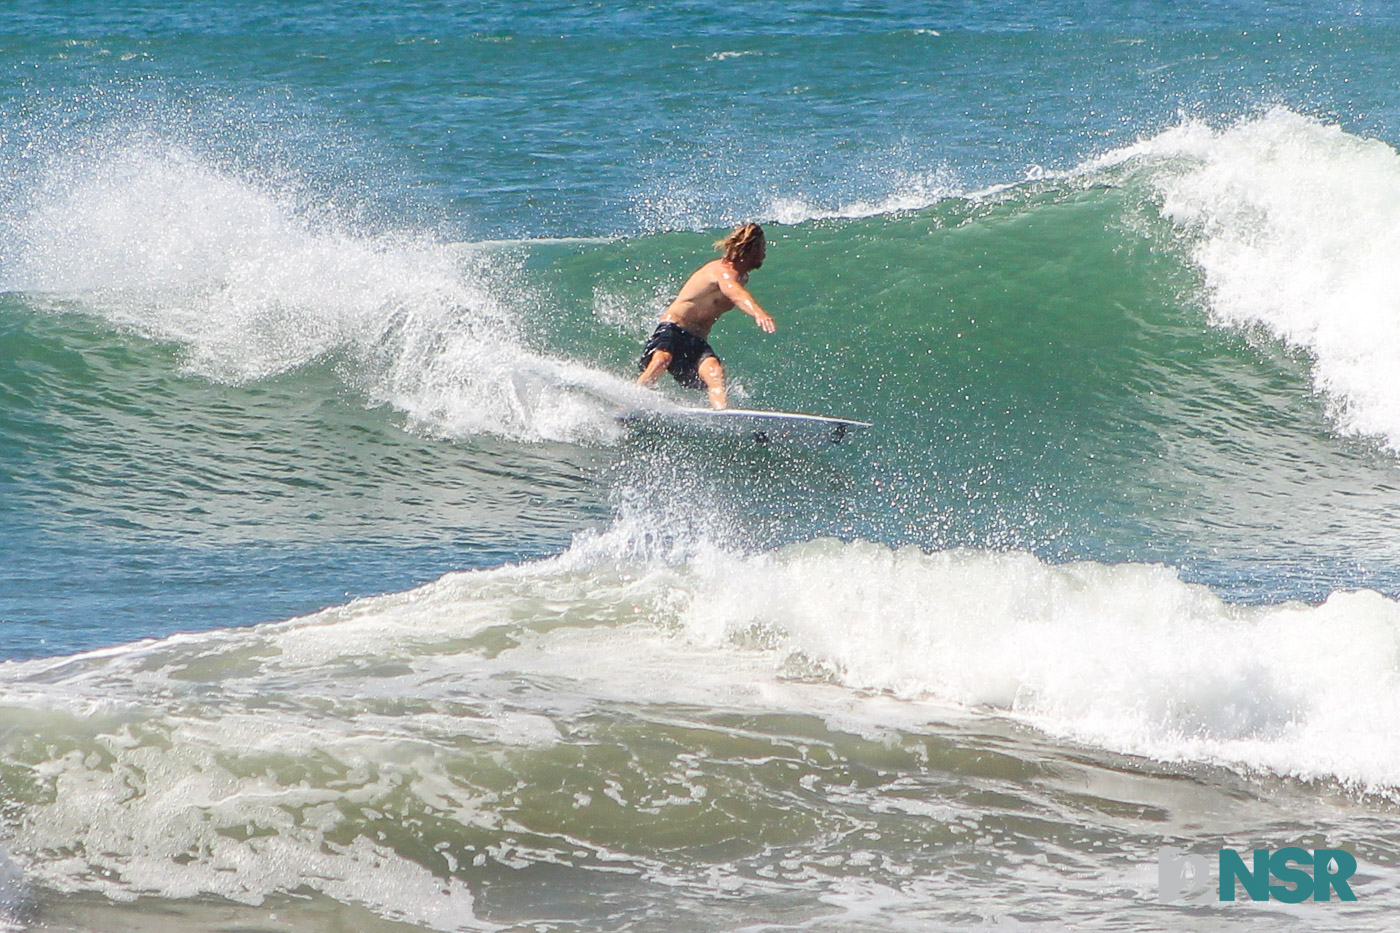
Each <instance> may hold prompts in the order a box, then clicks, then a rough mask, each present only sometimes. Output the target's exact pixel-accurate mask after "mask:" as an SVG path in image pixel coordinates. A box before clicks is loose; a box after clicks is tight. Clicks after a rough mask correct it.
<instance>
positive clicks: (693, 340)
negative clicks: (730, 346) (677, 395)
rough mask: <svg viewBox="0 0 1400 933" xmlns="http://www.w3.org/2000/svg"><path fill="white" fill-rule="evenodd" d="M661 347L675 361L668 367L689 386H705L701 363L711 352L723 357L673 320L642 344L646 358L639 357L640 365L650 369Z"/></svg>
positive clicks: (638, 362)
mask: <svg viewBox="0 0 1400 933" xmlns="http://www.w3.org/2000/svg"><path fill="white" fill-rule="evenodd" d="M657 350H665V351H666V352H667V353H669V354H671V365H670V366H667V367H666V369H667V371H669V372H670V374H671V375H673V376H675V377H676V381H677V382H679V383H680V384H681V385H683V386H685V387H686V388H687V389H703V388H705V383H704V382H703V381H702V380H701V379H700V364H701V363H703V362H704V361H705V358H706V357H709V356H713V357H714V358H715V359H719V357H718V356H716V355H715V351H714V350H711V349H710V345H709V344H708V343H706V342H705V341H704V340H702V339H700V338H699V337H697V336H695V335H694V334H692V333H691V332H690V331H688V330H686V329H685V328H683V327H681V326H679V325H677V324H672V323H671V322H670V321H662V322H661V323H660V324H658V325H657V326H656V332H655V333H653V334H652V335H651V339H650V340H648V341H647V345H646V346H645V347H643V348H642V358H641V359H639V360H638V361H637V368H638V369H646V368H647V364H648V363H650V362H651V357H652V354H654V353H655V352H656V351H657Z"/></svg>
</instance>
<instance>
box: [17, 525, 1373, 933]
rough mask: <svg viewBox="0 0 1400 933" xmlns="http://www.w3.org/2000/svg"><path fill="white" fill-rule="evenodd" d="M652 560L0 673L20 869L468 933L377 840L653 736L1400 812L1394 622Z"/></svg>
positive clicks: (988, 559) (962, 561) (1110, 576)
mask: <svg viewBox="0 0 1400 933" xmlns="http://www.w3.org/2000/svg"><path fill="white" fill-rule="evenodd" d="M638 531H639V529H636V528H630V529H629V528H626V527H622V526H619V527H617V528H615V529H613V530H612V531H610V532H609V533H606V534H601V535H592V536H588V537H587V538H585V539H582V540H580V542H579V543H578V545H577V546H576V547H575V548H573V549H571V550H570V551H569V552H568V553H566V554H564V555H562V556H560V557H558V558H553V559H550V560H547V561H541V562H538V563H534V564H528V565H522V566H508V567H503V568H498V569H495V570H487V571H473V572H465V573H458V574H452V575H449V576H448V577H445V578H443V579H442V580H440V581H438V582H437V583H434V584H431V585H429V586H426V587H422V588H419V589H416V590H413V591H410V592H408V593H403V594H398V595H395V596H387V597H376V598H371V599H364V600H359V601H356V602H355V603H352V604H350V605H349V606H346V607H341V608H337V609H332V610H327V611H325V612H322V613H318V614H316V615H314V616H310V617H307V618H305V619H296V620H291V621H288V622H283V623H278V624H274V625H265V626H258V627H255V628H252V629H245V630H239V631H236V632H234V631H229V632H210V633H205V634H199V635H183V636H178V637H175V638H171V639H167V640H164V641H160V642H150V643H144V644H139V645H133V646H129V647H127V648H124V649H114V650H109V651H106V652H94V653H91V654H88V655H84V656H79V657H75V658H71V659H66V660H63V661H57V660H52V659H50V660H45V661H31V662H15V663H11V664H7V665H4V666H3V667H0V681H2V682H3V684H4V688H5V689H4V697H5V703H4V706H5V710H4V711H0V714H3V715H5V716H7V717H8V716H11V715H14V711H16V710H25V711H30V712H27V713H24V714H23V715H24V716H26V717H27V718H26V719H25V720H24V721H26V722H29V723H31V724H33V723H36V722H42V723H44V725H43V726H42V729H43V730H44V731H45V732H52V731H53V730H59V732H60V733H61V734H62V735H63V736H65V738H64V740H63V741H59V742H55V743H52V745H51V747H52V749H53V752H52V753H51V754H50V756H49V757H44V756H43V755H42V754H41V756H40V760H33V761H29V760H28V758H25V760H26V761H28V767H30V768H31V769H32V777H33V780H34V781H36V782H38V783H39V784H42V785H43V786H45V787H48V788H51V789H52V792H51V793H50V794H49V795H48V796H46V797H43V799H39V798H36V802H34V803H31V804H27V805H26V808H25V809H24V811H23V812H22V814H20V817H21V819H22V826H21V828H20V830H19V831H18V832H17V833H16V834H15V836H14V838H13V840H12V843H13V845H14V846H15V849H14V851H16V853H18V854H19V855H20V856H21V857H22V858H24V859H25V861H26V864H27V865H29V866H30V871H31V872H32V877H33V879H34V881H35V883H39V884H43V885H45V886H47V887H49V888H51V889H55V890H60V891H62V890H98V891H101V892H103V893H105V894H107V895H108V896H111V897H113V898H128V897H132V896H135V895H137V894H141V893H146V892H150V893H159V894H162V895H164V896H170V897H189V896H195V895H199V894H216V895H219V896H223V897H228V898H230V899H233V900H237V901H239V902H243V903H259V902H261V900H262V899H265V898H266V897H268V896H269V895H270V894H272V893H274V892H277V891H292V890H295V889H297V888H298V887H299V886H302V885H310V886H312V887H313V888H315V889H317V890H320V891H323V892H324V893H326V894H328V895H330V896H332V897H335V898H337V899H341V900H346V901H355V902H360V903H366V904H368V905H369V906H371V907H373V908H374V909H375V910H376V911H377V912H379V913H380V914H382V915H384V916H393V917H402V918H405V919H409V920H412V921H414V922H420V923H424V924H427V925H430V926H433V927H435V928H440V929H457V928H464V927H471V926H472V925H473V924H475V922H476V921H475V920H474V919H473V918H472V901H471V894H470V892H469V891H468V890H467V889H466V887H465V886H463V885H462V884H460V883H459V882H458V881H457V880H456V879H455V877H454V878H449V879H447V880H445V881H444V880H439V879H435V878H433V877H432V876H431V875H430V874H429V873H428V871H427V870H426V869H425V868H424V866H423V865H421V864H419V863H417V862H416V861H414V860H412V859H410V858H408V857H406V856H405V855H403V854H400V853H398V852H395V851H394V849H393V848H392V847H390V846H388V845H387V844H385V843H384V842H383V841H382V840H381V839H379V838H377V837H376V836H375V832H376V828H375V824H374V817H373V815H372V814H373V812H386V811H390V810H392V811H394V812H397V811H398V809H399V808H402V807H404V806H409V807H420V806H421V807H426V808H430V809H431V811H432V812H433V813H434V814H435V815H436V816H435V818H441V819H450V820H451V821H452V822H453V823H455V824H458V825H460V826H462V827H468V828H472V829H473V830H478V829H479V830H481V831H483V832H485V833H488V834H490V833H496V832H499V831H500V829H501V826H502V822H501V821H502V814H501V812H500V810H499V808H498V807H497V806H496V804H495V802H494V797H492V794H493V793H494V791H490V790H488V789H487V788H486V787H483V786H480V785H478V784H476V783H475V782H474V781H473V780H472V779H471V769H470V768H468V769H466V770H464V769H463V761H464V759H463V758H462V757H461V756H462V755H463V754H467V755H468V756H469V757H468V759H466V760H470V755H472V754H477V753H478V752H476V751H473V749H476V750H479V751H480V752H481V753H491V754H495V753H496V752H498V751H499V750H500V749H503V748H512V749H517V750H535V749H538V750H542V751H547V750H548V749H550V748H551V747H552V746H554V745H556V744H557V743H560V742H563V741H566V739H565V736H566V735H568V734H570V732H571V731H572V730H573V729H574V728H576V725H577V724H578V723H581V722H583V721H584V717H587V716H589V715H590V714H591V713H593V712H595V711H598V710H604V711H608V713H609V715H611V713H612V712H615V711H616V710H617V709H619V708H625V709H634V708H636V706H637V705H638V704H657V705H660V706H662V707H664V706H666V705H667V704H677V705H679V706H680V707H682V708H697V707H699V708H710V709H721V710H732V709H740V710H745V711H750V712H759V713H765V712H774V713H781V714H783V715H793V714H798V715H810V716H815V717H818V718H821V719H824V720H825V721H826V722H827V723H828V724H829V725H830V726H831V727H832V728H836V729H842V730H848V731H852V732H855V733H858V734H862V735H878V734H880V731H881V730H885V729H890V728H895V729H913V730H918V729H920V728H921V727H922V726H923V725H924V724H926V723H928V722H929V721H931V720H937V721H942V720H947V719H949V718H956V717H958V716H961V715H965V714H966V713H967V712H971V713H974V714H977V715H986V714H988V713H990V714H993V715H1001V716H1008V717H1012V718H1015V719H1018V720H1021V721H1024V722H1026V723H1029V724H1032V725H1034V726H1036V727H1038V728H1040V729H1042V730H1044V731H1045V732H1047V733H1050V734H1052V735H1055V736H1060V737H1064V738H1067V739H1069V740H1072V741H1075V742H1082V743H1088V744H1092V745H1094V746H1098V747H1101V748H1106V749H1111V750H1116V751H1121V752H1127V753H1133V754H1141V755H1146V756H1150V757H1153V758H1158V759H1162V760H1170V761H1186V762H1198V763H1199V762H1208V763H1217V764H1222V765H1226V766H1230V767H1234V768H1238V769H1241V770H1243V771H1250V770H1255V769H1262V770H1267V771H1270V772H1273V773H1277V774H1282V775H1292V776H1296V777H1300V778H1322V779H1328V780H1338V781H1342V782H1344V783H1347V784H1350V785H1352V786H1355V787H1358V788H1361V789H1364V790H1367V791H1372V792H1377V793H1382V794H1389V795H1394V794H1395V793H1396V792H1397V789H1398V788H1400V678H1397V676H1396V673H1395V669H1396V661H1395V659H1396V658H1397V657H1400V604H1397V603H1396V602H1395V601H1393V600H1390V599H1387V598H1384V597H1382V596H1380V595H1378V594H1375V593H1369V592H1360V593H1338V594H1335V595H1333V596H1332V598H1330V599H1329V600H1327V601H1326V602H1325V603H1324V604H1322V605H1320V606H1308V605H1303V604H1297V603H1290V604H1283V605H1277V606H1264V607H1240V606H1232V605H1228V604H1225V603H1222V602H1221V601H1220V600H1219V599H1218V598H1216V597H1215V596H1214V595H1212V594H1211V592H1210V591H1209V590H1208V589H1206V588H1204V587H1201V586H1196V585H1190V584H1186V583H1184V582H1182V581H1181V580H1180V579H1179V578H1178V576H1177V575H1176V574H1175V572H1173V571H1172V570H1170V569H1169V568H1165V567H1160V566H1146V565H1118V566H1111V565H1105V564H1098V563H1087V562H1086V563H1075V564H1066V565H1050V564H1046V563H1044V562H1042V561H1040V560H1038V559H1036V558H1035V557H1032V556H1030V555H1028V554H1021V553H998V552H983V551H949V552H943V553H933V554H928V553H924V552H921V551H917V550H913V549H906V550H891V549H889V548H887V547H884V546H881V545H876V544H870V543H861V542H855V543H841V542H837V541H832V540H823V541H814V542H809V543H805V544H801V545H794V546H790V547H787V548H783V549H780V550H777V551H774V552H770V553H766V554H759V555H745V554H736V553H730V552H726V551H721V550H714V549H708V548H706V547H704V546H703V545H696V546H692V549H691V551H690V553H689V556H688V557H687V558H686V559H685V560H683V561H681V562H679V563H672V562H668V561H665V560H655V559H638V558H639V555H645V553H646V549H645V547H641V548H639V547H638V545H637V542H636V541H635V540H634V539H635V536H636V534H637V532H638ZM13 734H15V735H18V734H19V731H18V730H15V731H14V732H13ZM26 734H27V733H26ZM70 739H71V740H70ZM43 747H45V746H34V747H33V748H31V747H28V746H26V748H27V749H28V750H20V749H13V750H9V751H7V752H6V754H7V755H11V757H14V758H15V759H16V760H19V759H20V758H21V757H24V756H31V755H33V754H34V749H35V748H38V749H39V750H40V751H41V752H42V749H43ZM522 753H523V751H522ZM284 772H285V774H284ZM678 800H679V798H678ZM684 803H685V801H684V800H679V802H678V803H677V804H676V805H684ZM342 804H345V805H346V806H348V808H349V809H346V808H345V807H343V806H341V805H342ZM360 810H363V813H364V814H365V815H359V811H360ZM245 829H246V832H245V831H243V830H245ZM333 840H334V841H333ZM569 845H570V846H571V847H574V848H577V849H579V850H580V851H591V849H590V846H591V844H590V843H588V842H587V841H586V840H571V841H570V842H569ZM68 850H72V851H73V852H74V855H73V856H72V857H71V858H67V859H63V858H53V857H50V855H45V856H44V857H42V858H35V857H33V856H34V854H35V853H50V854H51V853H55V852H62V851H68ZM184 853H196V854H197V857H195V858H193V859H187V858H185V856H184V855H183V854H184ZM595 854H596V856H597V857H598V858H609V859H611V858H614V857H615V854H609V853H607V852H605V851H603V850H601V849H600V850H598V851H597V852H596V853H595ZM492 857H498V858H499V860H501V861H504V862H506V863H507V864H510V863H511V859H514V858H517V857H518V858H523V859H527V860H528V859H530V858H535V857H536V856H531V855H529V854H528V853H525V852H524V850H521V852H519V853H516V854H515V855H512V854H511V853H510V852H504V851H503V852H502V853H498V854H497V855H493V856H492ZM539 857H544V856H539Z"/></svg>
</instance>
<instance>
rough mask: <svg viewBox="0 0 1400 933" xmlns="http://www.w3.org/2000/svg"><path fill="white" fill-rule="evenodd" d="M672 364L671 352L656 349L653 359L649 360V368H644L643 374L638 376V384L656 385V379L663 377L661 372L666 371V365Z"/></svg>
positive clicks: (652, 355)
mask: <svg viewBox="0 0 1400 933" xmlns="http://www.w3.org/2000/svg"><path fill="white" fill-rule="evenodd" d="M670 365H671V354H670V353H668V352H666V351H665V350H656V351H655V352H653V353H652V354H651V359H649V360H647V368H646V369H644V370H642V374H641V375H640V376H638V377H637V385H639V386H651V385H655V383H656V380H658V379H660V378H661V374H662V373H664V372H665V371H666V367H668V366H670Z"/></svg>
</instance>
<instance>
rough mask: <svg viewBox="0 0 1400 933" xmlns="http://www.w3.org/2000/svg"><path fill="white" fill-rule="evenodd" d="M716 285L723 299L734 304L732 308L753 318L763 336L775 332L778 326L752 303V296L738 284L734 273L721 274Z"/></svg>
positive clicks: (757, 305) (769, 316)
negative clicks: (761, 330)
mask: <svg viewBox="0 0 1400 933" xmlns="http://www.w3.org/2000/svg"><path fill="white" fill-rule="evenodd" d="M717 284H718V285H719V290H720V292H722V293H723V294H724V297H726V298H728V299H729V300H730V301H732V302H734V307H736V308H738V309H739V310H740V311H742V312H744V313H745V314H747V315H748V316H749V317H751V318H753V319H754V321H756V322H757V323H758V326H759V327H760V328H762V329H763V332H764V333H765V334H771V333H773V331H775V330H777V328H778V325H777V323H776V322H775V321H774V320H773V316H772V315H771V314H769V313H768V312H767V311H764V310H763V308H762V307H760V306H759V303H758V302H757V301H754V298H753V295H750V294H749V290H748V289H747V288H745V287H744V286H742V285H740V284H739V279H738V277H737V276H736V275H735V274H734V273H732V272H729V271H728V270H726V271H724V272H721V273H720V274H719V281H718V283H717Z"/></svg>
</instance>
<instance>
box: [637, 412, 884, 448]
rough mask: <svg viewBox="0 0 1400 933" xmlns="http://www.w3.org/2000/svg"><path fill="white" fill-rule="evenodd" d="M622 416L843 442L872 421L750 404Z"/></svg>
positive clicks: (758, 438)
mask: <svg viewBox="0 0 1400 933" xmlns="http://www.w3.org/2000/svg"><path fill="white" fill-rule="evenodd" d="M621 420H622V421H624V422H627V423H629V424H652V425H657V426H659V427H665V426H667V425H674V426H677V427H680V428H683V429H685V430H687V431H691V430H693V431H704V432H708V433H715V434H723V435H726V436H729V437H740V438H747V439H749V440H752V441H755V442H756V443H759V444H767V443H770V442H772V441H801V442H806V443H815V444H839V443H841V442H842V441H844V440H846V439H847V438H849V437H850V436H851V435H852V434H855V433H856V432H857V431H864V430H865V429H866V428H868V427H870V422H869V421H852V420H850V419H848V418H832V417H830V416H827V415H808V414H804V413H802V412H796V411H756V410H753V409H747V408H725V409H720V410H715V409H713V408H674V409H666V410H663V409H654V410H650V411H632V412H628V413H627V414H625V415H623V416H622V418H621Z"/></svg>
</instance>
